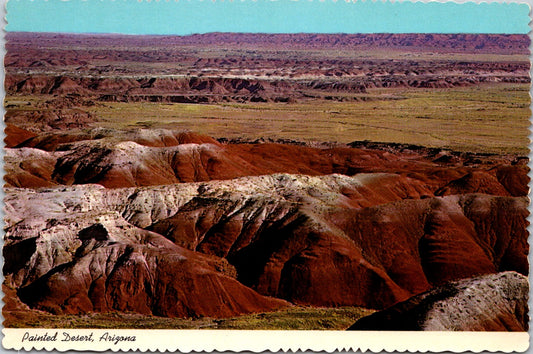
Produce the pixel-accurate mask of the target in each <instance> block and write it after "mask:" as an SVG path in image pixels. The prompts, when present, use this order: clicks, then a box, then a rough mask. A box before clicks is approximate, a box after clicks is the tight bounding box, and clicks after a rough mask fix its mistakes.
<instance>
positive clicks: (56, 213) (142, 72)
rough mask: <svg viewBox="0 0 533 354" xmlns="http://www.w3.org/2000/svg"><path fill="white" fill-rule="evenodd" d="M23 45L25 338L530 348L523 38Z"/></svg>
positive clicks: (15, 322)
mask: <svg viewBox="0 0 533 354" xmlns="http://www.w3.org/2000/svg"><path fill="white" fill-rule="evenodd" d="M7 39H8V43H7V50H8V53H7V56H6V59H5V63H6V81H5V85H6V91H7V96H6V100H5V104H6V108H7V114H6V117H5V122H6V130H5V132H6V139H5V144H6V154H5V171H6V174H5V177H4V180H5V185H4V188H5V192H6V197H5V200H4V202H5V208H6V219H5V220H6V228H5V237H4V249H3V252H4V259H5V262H4V268H3V271H4V276H5V279H6V280H5V282H4V284H3V287H4V293H5V294H6V298H5V302H6V305H5V307H4V309H3V314H4V317H5V318H6V322H5V325H6V326H9V327H22V326H33V325H35V326H43V325H44V326H50V327H61V326H64V327H72V326H73V327H76V326H78V327H91V326H94V327H99V326H100V327H107V326H113V323H114V321H116V322H120V321H126V322H125V323H127V324H126V326H127V325H130V326H134V327H138V326H150V327H151V328H173V327H175V328H203V327H209V328H269V329H270V328H295V329H298V328H299V329H311V328H312V329H346V328H348V327H350V325H352V324H353V323H354V322H355V321H356V320H357V319H358V318H359V317H362V316H364V315H367V314H370V313H372V312H373V311H375V310H383V309H386V308H388V307H390V306H394V305H395V304H399V303H400V305H396V306H397V307H396V308H399V309H400V310H401V309H402V308H405V307H406V306H407V308H411V307H413V306H418V305H419V304H420V303H422V304H423V306H425V307H423V308H422V309H420V310H416V311H415V310H413V311H411V312H409V311H408V312H407V314H405V313H400V314H398V313H399V312H401V311H396V310H394V309H395V307H392V308H391V309H393V310H385V311H392V312H393V316H408V317H409V316H411V317H409V318H410V321H411V320H412V321H414V322H413V329H434V328H439V329H442V328H444V329H454V328H451V327H449V326H448V327H446V323H448V322H449V319H450V318H454V317H453V316H455V315H456V313H457V312H458V311H459V312H461V311H462V309H463V307H461V308H457V307H454V306H452V305H453V304H455V303H456V302H460V303H463V302H464V301H466V302H468V301H477V302H482V303H483V304H487V301H489V300H488V297H487V296H482V295H483V294H482V291H481V290H477V289H478V288H480V287H481V288H483V287H485V286H486V287H489V288H491V287H493V286H497V287H500V286H503V285H501V284H500V285H498V284H499V283H497V282H500V283H501V282H503V283H505V284H506V285H505V286H507V287H509V289H511V290H512V291H511V290H509V291H508V292H506V293H505V294H503V295H501V294H500V295H501V296H500V295H498V296H499V297H498V296H491V301H494V302H495V303H496V305H495V307H494V306H493V308H498V309H501V311H500V312H497V311H494V312H493V313H489V314H486V316H489V317H483V318H484V322H479V321H478V322H475V321H474V322H469V321H466V320H465V321H463V322H461V326H460V327H457V328H455V329H458V330H526V329H527V322H526V321H524V318H523V315H524V314H525V313H527V309H526V307H527V301H524V296H525V295H524V294H527V291H526V290H524V289H527V281H524V280H523V279H525V278H523V277H521V276H520V275H519V274H517V273H521V274H523V275H527V274H528V269H529V265H528V259H527V256H528V251H529V248H528V244H527V236H528V233H527V230H526V227H527V225H528V223H527V220H526V218H527V215H528V211H527V207H528V199H527V195H528V182H529V178H528V175H527V174H528V171H529V169H528V167H527V162H528V159H527V157H525V156H527V152H528V150H527V144H528V140H527V136H528V126H529V115H530V111H529V95H528V90H529V82H530V79H529V62H528V59H527V55H528V50H527V48H528V45H529V39H528V37H527V36H520V35H509V36H505V35H429V34H428V35H422V34H421V35H408V34H406V35H385V34H383V35H312V34H298V35H261V34H225V33H212V34H205V35H193V36H185V37H177V36H176V37H171V36H168V37H165V36H151V37H150V36H117V35H66V34H61V35H60V34H35V33H33V34H30V33H9V34H8V36H7ZM500 272H508V273H504V274H503V275H501V276H500V275H497V273H500ZM487 274H496V275H494V276H485V277H484V278H482V280H477V278H476V279H473V280H468V278H472V277H478V276H480V275H487ZM465 279H467V280H465ZM480 279H481V278H480ZM502 279H503V280H502ZM459 280H461V281H463V283H460V284H463V285H460V286H462V288H461V289H463V288H464V287H466V288H469V289H470V288H471V289H473V290H471V292H472V293H473V294H474V295H472V296H470V295H468V296H470V297H467V298H468V300H465V299H464V296H463V295H461V294H462V293H461V294H459V295H457V293H458V290H457V291H456V290H454V291H453V294H452V293H450V291H448V290H449V289H450V287H454V286H457V285H453V284H456V283H451V284H452V285H449V283H448V282H450V281H452V282H453V281H459ZM496 283H497V284H496ZM503 283H502V284H503ZM515 283H516V284H515ZM457 284H459V283H457ZM464 284H466V285H464ZM479 284H481V285H479ZM487 284H488V285H487ZM494 284H496V285H494ZM509 284H510V285H509ZM481 288H480V289H481ZM439 289H444V290H439ZM454 289H455V288H454ZM483 289H484V288H483ZM506 289H507V288H506ZM513 289H514V290H513ZM516 289H521V290H520V291H518V290H516ZM515 290H516V291H515ZM439 291H444V293H445V294H446V296H445V297H448V298H452V297H453V296H456V295H457V296H459V300H457V299H456V298H453V300H448V302H447V303H446V304H444V305H442V304H440V303H436V302H435V301H436V300H435V301H433V300H432V299H437V298H438V299H441V298H442V297H443V296H444V295H443V296H441V295H438V294H441V293H440V292H439ZM446 291H448V292H446ZM461 291H462V290H461ZM469 291H470V290H469ZM513 291H514V292H513ZM510 292H512V294H511V295H512V296H511V295H509V294H510ZM459 293H460V291H459ZM420 294H422V295H420ZM423 294H429V295H423ZM435 294H437V295H435ZM417 296H418V297H417ZM460 296H463V297H460ZM513 296H514V297H513ZM428 299H429V300H428ZM406 301H407V302H406ZM429 302H431V303H429ZM401 304H408V305H401ZM409 304H413V305H409ZM450 304H451V305H450ZM509 304H510V305H509ZM398 306H399V307H398ZM402 306H403V307H402ZM431 306H434V307H435V308H441V307H442V306H444V307H445V308H446V311H447V312H445V313H444V314H440V315H439V316H440V317H436V319H433V320H432V321H433V322H431V323H429V324H426V322H423V321H422V317H424V316H426V314H427V311H429V310H428V309H432V308H433V307H431ZM439 306H440V307H439ZM465 306H466V307H465V308H467V309H469V311H470V310H472V309H475V310H476V311H477V310H479V311H481V312H483V311H485V312H484V313H486V312H488V311H486V309H487V308H489V307H490V306H489V305H486V306H485V305H483V306H481V305H479V306H477V305H476V306H477V307H475V306H474V307H472V306H470V305H468V304H467V305H465ZM484 306H485V307H484ZM491 306H492V305H491ZM509 306H512V307H513V308H514V309H515V310H513V311H507V310H506V309H507V308H508V307H509ZM394 311H396V312H398V313H396V312H394ZM431 311H436V310H431ZM383 313H384V314H382V313H381V312H377V313H376V314H375V315H373V316H371V317H368V319H364V320H361V321H363V322H358V323H359V324H358V325H356V326H355V327H357V326H363V327H364V325H362V324H361V323H363V324H364V323H370V324H371V326H375V328H378V327H379V323H381V322H383V321H384V320H383V318H384V317H383V316H392V315H388V313H389V312H383ZM413 314H416V316H418V317H416V316H415V315H413ZM73 315H76V316H77V317H73ZM380 316H381V317H380ZM413 316H415V317H413ZM490 316H493V317H490ZM320 318H321V319H320ZM387 318H388V317H387ZM395 318H396V317H395ZM398 318H400V319H399V320H398V321H400V322H401V321H404V320H403V319H402V318H403V317H398ZM427 318H429V317H427V316H426V317H424V320H426V319H427ZM432 318H433V317H432ZM261 319H268V321H271V323H272V326H265V325H264V324H261ZM372 319H376V320H372ZM364 321H367V322H364ZM372 321H373V322H372ZM380 321H381V322H380ZM428 321H429V320H428ZM143 323H144V325H143ZM122 326H124V325H121V327H122ZM369 326H370V325H369ZM363 327H361V328H363ZM365 328H366V327H365ZM372 328H374V327H372Z"/></svg>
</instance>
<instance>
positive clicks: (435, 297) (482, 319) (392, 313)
mask: <svg viewBox="0 0 533 354" xmlns="http://www.w3.org/2000/svg"><path fill="white" fill-rule="evenodd" d="M528 295H529V283H528V280H527V278H526V277H525V276H523V275H520V274H518V273H515V272H504V273H498V274H490V275H485V276H481V277H476V278H470V279H464V280H460V281H457V282H451V283H447V284H445V285H443V286H440V287H438V288H435V289H433V290H431V291H428V292H425V293H422V294H420V295H417V296H414V297H412V298H410V299H409V300H407V301H405V302H402V303H399V304H396V305H394V306H392V307H390V308H388V309H386V310H383V311H380V312H376V313H374V314H372V315H370V316H367V317H364V318H362V319H360V320H359V321H357V322H356V323H355V324H354V325H353V326H352V327H350V328H349V329H350V330H372V331H413V330H415V331H416V330H425V331H527V330H528V327H529V326H528V322H529V318H528V304H527V300H528Z"/></svg>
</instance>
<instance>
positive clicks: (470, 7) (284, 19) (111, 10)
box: [6, 0, 529, 35]
mask: <svg viewBox="0 0 533 354" xmlns="http://www.w3.org/2000/svg"><path fill="white" fill-rule="evenodd" d="M528 14H529V6H528V5H527V4H525V3H522V4H519V3H510V4H501V3H482V4H476V3H465V4H457V3H453V2H448V3H440V2H432V3H421V2H416V3H413V2H409V1H404V2H402V3H399V2H395V3H391V2H383V1H378V2H373V1H369V0H366V1H357V2H349V3H348V2H346V1H344V0H339V1H336V2H334V1H333V0H325V1H318V0H313V1H309V0H299V1H292V0H277V1H272V0H257V1H253V0H245V1H241V0H234V1H229V0H225V1H221V0H216V1H211V0H203V1H202V0H179V1H176V0H170V1H167V0H160V1H155V0H151V1H146V0H143V1H141V2H139V1H138V0H86V1H84V0H66V1H65V0H9V1H8V3H7V22H8V24H7V27H6V30H7V31H37V32H90V33H126V34H179V35H186V34H192V33H206V32H264V33H295V32H296V33H297V32H308V33H310V32H315V33H384V32H387V33H528V32H529V24H528V21H529V16H528Z"/></svg>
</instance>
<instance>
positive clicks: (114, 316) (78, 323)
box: [4, 307, 374, 330]
mask: <svg viewBox="0 0 533 354" xmlns="http://www.w3.org/2000/svg"><path fill="white" fill-rule="evenodd" d="M373 312H374V311H373V310H368V309H364V308H360V307H339V308H312V307H293V308H290V309H286V310H281V311H276V312H267V313H258V314H251V315H243V316H239V317H232V318H225V319H213V318H200V319H181V318H168V317H155V316H144V315H140V314H133V313H119V312H113V313H90V314H85V315H50V314H46V313H44V312H36V311H35V312H34V313H32V314H31V315H29V314H28V313H21V314H19V315H18V316H17V315H15V316H9V318H10V320H7V321H4V326H5V327H9V328H36V327H38V328H115V329H120V328H138V329H142V328H147V329H202V328H203V329H243V330H246V329H262V330H286V329H294V330H345V329H346V328H348V327H350V326H351V325H352V324H353V323H355V321H357V320H358V319H359V318H361V317H364V316H368V315H370V314H372V313H373Z"/></svg>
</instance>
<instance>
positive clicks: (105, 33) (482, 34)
mask: <svg viewBox="0 0 533 354" xmlns="http://www.w3.org/2000/svg"><path fill="white" fill-rule="evenodd" d="M5 33H6V35H8V34H14V33H39V34H54V35H58V34H59V35H101V36H131V37H140V36H151V37H165V36H172V37H190V36H198V35H207V34H248V35H250V34H252V35H253V34H257V35H303V34H321V35H347V36H350V35H376V34H390V35H407V34H413V35H427V34H431V35H475V36H494V35H499V36H526V37H529V33H503V32H494V33H475V32H350V33H349V32H231V31H228V32H224V31H210V32H197V33H190V34H178V33H142V34H141V33H121V32H54V31H9V30H5Z"/></svg>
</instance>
